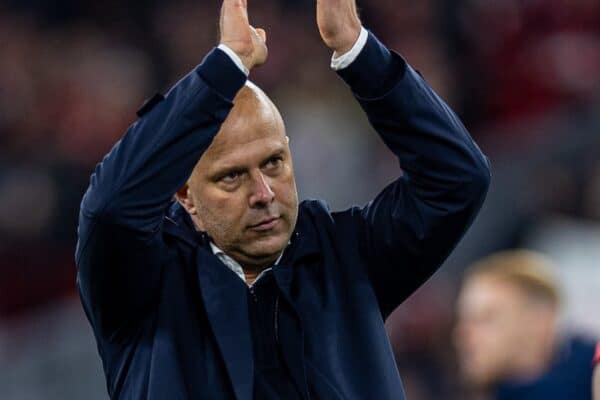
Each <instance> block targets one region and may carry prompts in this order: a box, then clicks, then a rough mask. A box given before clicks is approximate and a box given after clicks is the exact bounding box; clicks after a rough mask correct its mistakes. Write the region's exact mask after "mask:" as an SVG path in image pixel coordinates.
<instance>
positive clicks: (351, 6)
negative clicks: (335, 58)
mask: <svg viewBox="0 0 600 400" xmlns="http://www.w3.org/2000/svg"><path fill="white" fill-rule="evenodd" d="M317 25H318V26H319V33H320V34H321V38H322V39H323V41H324V42H325V44H326V45H327V47H329V48H330V49H331V50H333V51H334V52H335V54H336V55H341V54H344V53H346V52H347V51H349V50H350V49H351V48H352V46H353V45H354V43H355V42H356V40H357V39H358V36H359V35H360V28H361V23H360V19H359V17H358V12H357V11H356V0H317Z"/></svg>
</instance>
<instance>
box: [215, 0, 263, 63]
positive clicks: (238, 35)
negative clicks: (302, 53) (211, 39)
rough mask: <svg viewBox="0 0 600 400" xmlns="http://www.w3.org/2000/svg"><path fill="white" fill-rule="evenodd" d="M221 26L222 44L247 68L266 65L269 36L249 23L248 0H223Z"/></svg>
mask: <svg viewBox="0 0 600 400" xmlns="http://www.w3.org/2000/svg"><path fill="white" fill-rule="evenodd" d="M219 26H220V30H221V39H220V43H222V44H225V45H227V46H228V47H229V48H230V49H231V50H233V51H234V52H235V53H236V54H237V55H238V56H239V57H240V59H241V60H242V62H243V63H244V65H245V66H246V68H248V69H252V68H253V67H255V66H258V65H261V64H264V62H265V61H266V60H267V55H268V50H267V34H266V32H265V31H264V30H263V29H260V28H256V29H255V28H254V27H252V26H251V25H250V23H249V22H248V1H247V0H223V5H222V7H221V19H220V22H219Z"/></svg>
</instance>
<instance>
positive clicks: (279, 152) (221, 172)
mask: <svg viewBox="0 0 600 400" xmlns="http://www.w3.org/2000/svg"><path fill="white" fill-rule="evenodd" d="M284 154H285V147H283V146H281V147H280V146H277V148H276V149H274V150H273V151H272V152H271V153H269V155H268V156H267V157H265V158H264V159H263V160H262V161H261V162H260V164H259V167H263V166H264V165H266V164H267V163H268V162H269V161H270V160H271V159H272V158H273V157H277V156H283V155H284ZM247 171H248V168H247V167H245V166H237V165H231V166H224V167H222V168H219V167H217V168H216V169H215V170H214V171H213V172H210V173H209V174H208V178H209V179H210V180H212V181H218V180H219V179H221V178H222V177H224V176H226V175H229V174H232V173H238V174H241V173H244V172H247Z"/></svg>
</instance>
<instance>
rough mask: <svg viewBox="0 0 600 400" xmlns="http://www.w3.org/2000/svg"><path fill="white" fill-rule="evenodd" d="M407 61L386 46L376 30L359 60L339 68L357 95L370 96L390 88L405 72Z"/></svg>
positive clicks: (370, 34)
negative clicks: (377, 35) (376, 34)
mask: <svg viewBox="0 0 600 400" xmlns="http://www.w3.org/2000/svg"><path fill="white" fill-rule="evenodd" d="M405 70H406V62H405V61H404V59H403V58H402V57H400V56H399V55H397V54H394V53H392V52H391V51H390V50H388V49H387V47H385V46H384V45H383V44H382V43H381V42H380V41H379V40H378V39H377V38H376V37H375V35H373V33H371V32H369V38H368V39H367V43H366V44H365V47H364V48H363V49H362V51H361V52H360V54H359V55H358V57H356V60H354V62H353V63H352V64H350V65H349V66H348V67H346V68H344V69H340V70H338V71H337V73H338V75H339V76H340V77H341V78H342V79H344V81H346V83H347V84H348V85H349V86H350V88H351V89H352V92H353V93H354V94H355V95H357V96H358V97H361V98H365V99H369V98H377V97H381V96H383V95H384V94H386V93H387V92H389V91H390V90H391V89H392V88H393V87H394V86H395V85H396V83H397V82H398V81H399V80H400V79H401V78H402V76H403V75H404V71H405Z"/></svg>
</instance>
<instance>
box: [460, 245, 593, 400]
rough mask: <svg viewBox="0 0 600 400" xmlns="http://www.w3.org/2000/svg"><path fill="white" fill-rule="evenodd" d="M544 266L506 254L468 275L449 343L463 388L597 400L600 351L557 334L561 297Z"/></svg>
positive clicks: (531, 257) (522, 253)
mask: <svg viewBox="0 0 600 400" xmlns="http://www.w3.org/2000/svg"><path fill="white" fill-rule="evenodd" d="M549 262H550V261H549V260H547V258H546V257H545V256H543V255H541V254H539V253H536V252H532V251H528V250H511V251H504V252H500V253H496V254H493V255H491V256H489V257H487V258H484V259H482V260H481V261H479V262H477V263H475V264H474V265H473V266H471V267H470V268H469V269H468V270H467V273H466V275H465V280H464V283H463V287H462V290H461V292H460V295H459V298H458V305H457V325H456V331H455V344H456V349H457V357H458V361H459V366H460V373H461V374H462V377H463V378H464V380H465V383H467V385H468V386H470V388H471V389H473V391H474V392H475V393H478V394H479V395H482V398H484V399H488V398H489V399H493V400H505V399H506V400H509V399H510V400H520V399H524V400H525V399H526V400H536V399H573V400H589V399H592V390H593V399H594V400H598V399H600V387H599V385H600V375H599V374H600V372H599V370H600V368H599V367H598V366H596V367H595V368H594V365H597V364H598V361H599V360H598V351H599V349H600V346H599V345H598V343H597V342H596V341H594V340H590V339H588V338H585V337H583V336H575V335H569V336H566V335H561V333H560V332H559V324H558V320H559V310H560V306H561V299H560V293H559V288H558V284H557V282H556V281H555V279H554V278H553V276H552V274H551V268H550V264H549ZM594 369H595V371H593V370H594ZM593 375H595V378H593ZM593 379H595V381H596V382H595V383H593Z"/></svg>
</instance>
